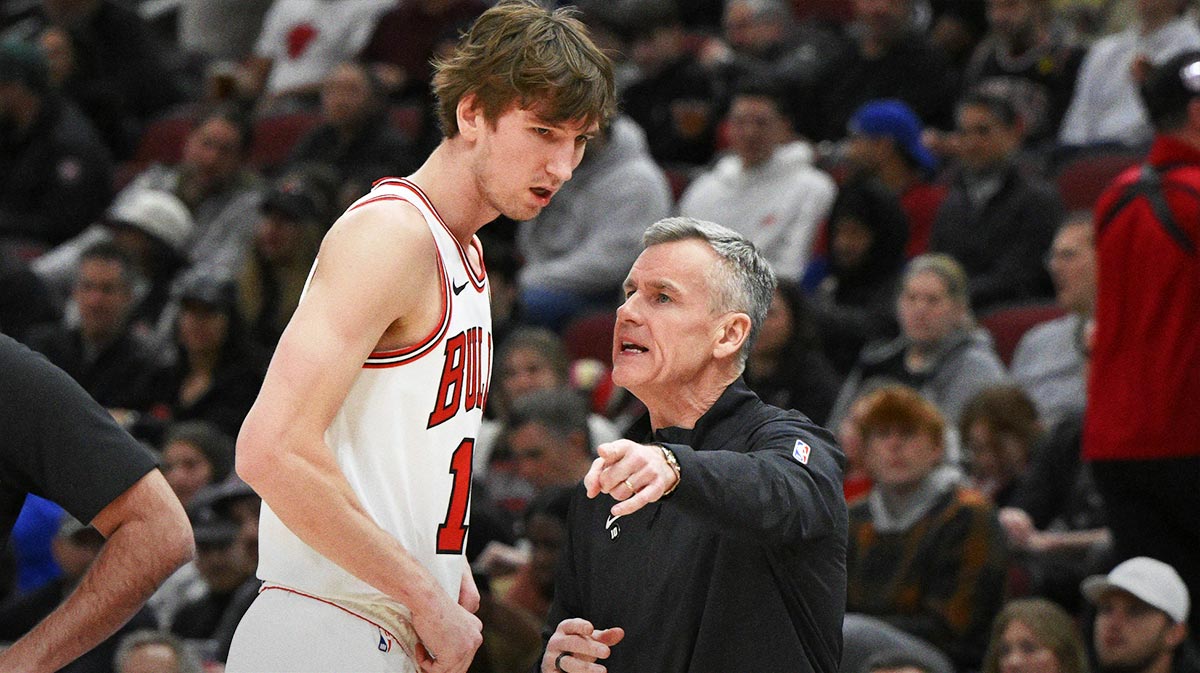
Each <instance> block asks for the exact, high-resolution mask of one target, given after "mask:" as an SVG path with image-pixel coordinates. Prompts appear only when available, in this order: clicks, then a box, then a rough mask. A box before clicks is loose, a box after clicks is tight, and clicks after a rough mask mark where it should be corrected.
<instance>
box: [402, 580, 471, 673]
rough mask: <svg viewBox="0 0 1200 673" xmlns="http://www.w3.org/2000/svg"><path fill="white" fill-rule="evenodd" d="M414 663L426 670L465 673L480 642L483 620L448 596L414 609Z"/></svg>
mask: <svg viewBox="0 0 1200 673" xmlns="http://www.w3.org/2000/svg"><path fill="white" fill-rule="evenodd" d="M412 625H413V629H414V630H416V632H417V638H418V639H420V641H421V642H420V643H419V644H418V645H417V665H418V666H420V668H421V670H422V671H424V672H425V673H465V671H466V670H467V667H468V666H470V665H471V660H472V659H474V658H475V650H477V649H479V646H480V644H482V643H483V623H482V622H480V621H479V618H478V617H476V616H475V615H473V614H471V613H470V612H468V611H467V610H466V608H464V607H462V606H461V605H458V604H456V603H451V602H450V601H449V598H447V599H446V600H444V601H442V602H441V603H440V604H439V605H438V606H437V607H436V608H434V609H431V610H423V611H421V612H419V613H418V612H413V618H412Z"/></svg>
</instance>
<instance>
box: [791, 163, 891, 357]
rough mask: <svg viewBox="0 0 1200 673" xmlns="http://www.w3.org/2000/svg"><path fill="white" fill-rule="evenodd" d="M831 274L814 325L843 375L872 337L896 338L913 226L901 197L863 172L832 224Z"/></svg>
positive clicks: (846, 191) (845, 190) (819, 295)
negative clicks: (899, 294)
mask: <svg viewBox="0 0 1200 673" xmlns="http://www.w3.org/2000/svg"><path fill="white" fill-rule="evenodd" d="M825 231H826V232H827V233H826V239H827V240H828V242H829V275H828V276H826V277H825V279H824V280H823V281H821V284H820V285H819V286H818V287H817V291H816V292H815V294H814V301H813V303H812V309H813V314H814V317H813V321H812V322H813V325H814V326H815V328H816V330H817V333H818V335H819V337H820V345H821V348H822V350H823V351H824V352H825V354H826V355H827V356H828V357H829V361H830V363H831V364H832V365H833V367H834V369H835V370H836V371H837V372H838V373H839V374H840V375H842V376H844V375H846V374H848V373H849V372H850V370H851V369H852V368H853V367H854V363H855V361H856V360H857V359H858V354H859V353H860V352H862V349H863V346H865V345H866V344H867V343H868V342H870V341H876V340H879V339H887V338H891V337H894V336H895V335H896V333H897V331H898V329H897V326H896V293H897V291H898V290H899V285H900V274H901V272H902V271H903V269H904V262H905V260H904V241H905V239H906V238H907V235H908V225H907V223H906V221H905V217H904V211H903V210H901V209H900V204H899V203H898V202H897V201H896V197H895V196H893V195H892V193H891V192H890V191H888V189H887V188H886V187H884V186H883V184H882V183H880V182H879V181H878V180H875V179H873V178H870V177H867V176H862V177H858V178H854V179H851V180H850V181H849V182H847V183H846V184H844V185H842V187H841V189H840V190H839V191H838V195H837V199H836V200H835V201H834V202H833V210H832V212H831V213H830V215H829V225H828V227H827V228H826V230H825Z"/></svg>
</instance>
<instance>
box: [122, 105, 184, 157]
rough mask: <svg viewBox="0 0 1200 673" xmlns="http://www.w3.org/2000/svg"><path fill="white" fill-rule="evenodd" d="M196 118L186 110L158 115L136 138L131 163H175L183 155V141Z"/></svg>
mask: <svg viewBox="0 0 1200 673" xmlns="http://www.w3.org/2000/svg"><path fill="white" fill-rule="evenodd" d="M196 121H197V119H196V114H195V112H193V111H191V110H188V111H182V112H177V113H174V114H170V115H167V116H165V117H159V118H158V119H155V120H154V121H152V122H150V123H149V124H147V125H146V128H145V129H144V130H143V131H142V136H141V138H140V139H138V146H137V149H136V150H135V151H134V154H133V159H132V160H131V163H135V164H139V165H142V166H145V165H147V164H152V163H161V164H168V165H170V164H176V163H178V162H179V158H180V157H181V156H182V155H183V143H184V141H186V140H187V135H188V133H189V132H191V130H192V126H193V125H195V123H196Z"/></svg>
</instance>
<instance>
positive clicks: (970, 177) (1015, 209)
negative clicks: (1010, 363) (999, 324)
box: [929, 94, 1063, 312]
mask: <svg viewBox="0 0 1200 673" xmlns="http://www.w3.org/2000/svg"><path fill="white" fill-rule="evenodd" d="M1023 130H1024V123H1023V122H1022V120H1021V118H1020V117H1019V116H1018V115H1017V111H1016V109H1014V108H1013V106H1012V104H1011V103H1010V102H1009V101H1008V100H1007V99H1004V98H998V97H996V96H992V95H986V94H969V95H967V96H965V97H963V99H962V100H961V102H960V103H959V106H958V133H959V137H960V152H959V156H958V159H959V163H960V164H961V165H960V169H959V171H958V174H957V175H956V176H955V178H954V181H953V183H952V184H951V187H950V193H949V194H948V195H947V196H946V200H945V202H943V203H942V207H941V208H940V209H939V210H938V215H937V220H936V221H935V222H934V225H933V236H932V239H931V240H930V245H929V248H930V250H933V251H936V252H944V253H946V254H949V255H951V256H952V257H954V258H955V259H956V260H958V261H959V263H961V264H962V265H963V269H965V270H966V272H967V275H968V277H969V278H970V297H971V306H972V307H974V309H975V310H976V311H980V312H982V311H984V310H986V309H989V308H993V307H995V306H997V305H999V304H1003V303H1005V302H1013V301H1019V300H1028V299H1031V298H1035V297H1048V296H1049V295H1050V280H1049V278H1048V277H1047V275H1046V269H1045V268H1044V266H1043V265H1042V259H1043V258H1044V257H1045V254H1046V252H1047V251H1049V250H1050V241H1051V239H1052V238H1053V237H1054V230H1055V229H1056V228H1057V227H1058V224H1059V222H1060V221H1061V219H1062V216H1063V207H1062V202H1061V201H1060V200H1059V198H1058V194H1057V192H1056V191H1055V189H1054V186H1053V185H1052V184H1050V183H1048V182H1046V181H1044V180H1041V179H1038V178H1035V177H1033V176H1030V175H1026V174H1024V173H1023V172H1022V171H1021V170H1020V169H1019V168H1018V166H1017V165H1016V162H1015V160H1016V153H1017V150H1018V149H1019V148H1020V146H1021V136H1022V132H1023Z"/></svg>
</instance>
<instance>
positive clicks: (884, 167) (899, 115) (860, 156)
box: [846, 98, 946, 257]
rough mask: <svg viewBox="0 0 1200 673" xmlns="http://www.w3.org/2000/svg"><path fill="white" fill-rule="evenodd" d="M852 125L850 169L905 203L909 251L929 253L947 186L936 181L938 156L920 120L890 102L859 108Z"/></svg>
mask: <svg viewBox="0 0 1200 673" xmlns="http://www.w3.org/2000/svg"><path fill="white" fill-rule="evenodd" d="M847 126H848V131H849V143H848V145H847V157H846V159H847V160H848V161H849V162H850V165H851V169H852V170H854V171H856V172H862V173H865V174H867V175H870V176H871V177H874V178H877V179H879V181H880V182H882V183H883V184H884V185H885V186H886V187H887V188H888V189H889V190H890V191H891V192H892V193H893V194H895V195H896V197H897V198H898V199H900V207H901V208H903V209H904V214H905V215H907V216H908V227H909V235H908V245H907V246H906V247H905V250H904V252H905V254H906V255H907V256H908V257H915V256H917V255H919V254H921V253H923V252H925V251H926V250H927V249H928V248H929V233H930V232H931V231H932V230H933V219H934V217H936V216H937V211H938V208H939V207H940V206H941V205H942V201H943V200H945V198H946V187H945V186H943V185H940V184H936V183H934V182H932V178H933V175H934V172H935V171H936V170H937V157H935V156H934V155H933V153H932V152H931V151H930V150H929V148H928V147H927V146H926V145H925V143H924V141H923V140H922V139H921V134H922V132H923V129H922V124H921V120H920V119H918V118H917V115H916V113H914V112H913V111H912V108H910V107H908V105H907V104H905V103H904V102H903V101H900V100H896V99H894V98H885V99H880V100H873V101H868V102H867V103H865V104H864V105H863V106H862V107H860V108H858V110H857V111H855V113H854V116H852V117H851V118H850V123H849V124H848V125H847Z"/></svg>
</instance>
